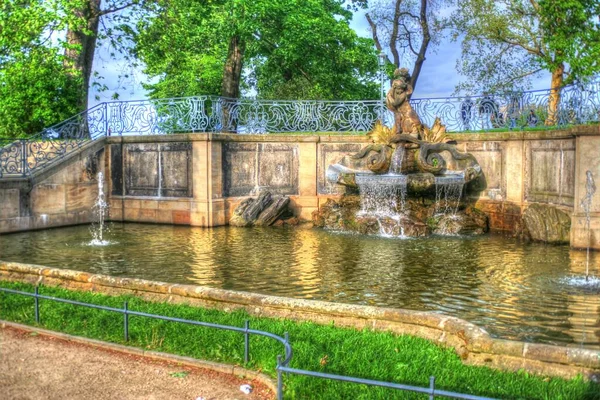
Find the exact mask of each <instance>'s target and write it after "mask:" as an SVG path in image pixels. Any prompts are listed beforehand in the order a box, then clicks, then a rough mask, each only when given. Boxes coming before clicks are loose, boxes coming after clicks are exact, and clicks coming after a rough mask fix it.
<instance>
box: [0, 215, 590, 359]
mask: <svg viewBox="0 0 600 400" xmlns="http://www.w3.org/2000/svg"><path fill="white" fill-rule="evenodd" d="M105 239H108V241H109V243H108V244H106V245H105V246H93V245H90V240H91V235H90V228H89V227H88V226H75V227H67V228H59V229H50V230H44V231H35V232H26V233H16V234H10V235H0V260H3V261H15V262H23V263H31V264H40V265H46V266H51V267H57V268H67V269H73V270H80V271H88V272H92V273H99V274H107V275H112V276H123V277H135V278H143V279H149V280H155V281H163V282H171V283H183V284H195V285H203V286H210V287H215V288H222V289H230V290H237V291H245V292H255V293H262V294H269V295H276V296H287V297H294V298H302V299H317V300H325V301H333V302H340V303H353V304H364V305H371V306H379V307H397V308H406V309H412V310H422V311H432V312H436V313H441V314H445V315H451V316H455V317H458V318H462V319H465V320H467V321H470V322H472V323H474V324H476V325H479V326H481V327H483V328H485V329H486V330H487V331H488V332H490V334H492V336H495V337H500V338H505V339H516V340H523V341H530V342H538V343H549V344H561V345H565V344H568V345H571V346H582V347H587V348H596V349H597V348H600V284H599V283H598V282H600V280H598V279H597V278H596V277H598V276H600V267H599V266H598V264H599V263H600V255H598V254H596V253H591V257H590V261H589V265H590V275H591V276H592V278H591V283H588V284H587V285H583V286H580V285H577V284H575V283H576V282H579V283H581V282H582V277H583V275H584V272H585V265H586V252H585V251H577V250H572V249H570V248H569V247H568V246H549V245H543V244H535V243H523V242H519V241H516V240H514V239H511V238H505V237H502V236H496V235H484V236H478V237H435V236H434V237H428V238H419V239H399V238H383V237H375V236H360V235H351V234H343V233H335V232H330V231H324V230H318V229H302V228H299V229H293V228H289V229H288V228H234V227H220V228H211V229H203V228H194V227H183V226H167V225H144V224H121V223H112V224H110V229H109V232H107V233H106V234H105Z"/></svg>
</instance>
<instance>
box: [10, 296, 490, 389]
mask: <svg viewBox="0 0 600 400" xmlns="http://www.w3.org/2000/svg"><path fill="white" fill-rule="evenodd" d="M0 292H5V293H10V294H17V295H22V296H28V297H33V298H34V307H35V322H36V323H37V324H39V323H40V308H39V300H40V299H42V300H50V301H56V302H59V303H66V304H72V305H76V306H82V307H88V308H93V309H98V310H103V311H112V312H117V313H120V314H123V315H124V322H123V330H124V339H125V341H129V316H130V315H135V316H139V317H146V318H153V319H158V320H163V321H171V322H178V323H183V324H189V325H196V326H203V327H207V328H214V329H222V330H228V331H234V332H239V333H243V334H244V363H248V360H249V349H250V347H249V346H250V344H249V335H251V334H253V335H259V336H264V337H268V338H271V339H274V340H276V341H278V342H280V343H281V344H283V347H284V349H285V355H286V357H285V359H283V360H282V359H281V355H278V356H277V367H276V371H277V399H278V400H281V399H283V376H282V374H283V373H286V374H295V375H304V376H311V377H316V378H322V379H331V380H338V381H344V382H351V383H358V384H363V385H368V386H379V387H385V388H389V389H396V390H403V391H410V392H415V393H423V394H428V395H429V398H430V399H431V400H433V399H434V398H435V397H436V396H438V397H451V398H456V399H465V400H494V399H492V398H489V397H480V396H474V395H468V394H463V393H456V392H450V391H446V390H437V389H436V388H435V377H433V376H432V377H430V379H429V383H430V384H429V387H428V388H424V387H420V386H412V385H404V384H398V383H392V382H384V381H377V380H372V379H364V378H356V377H351V376H345V375H336V374H329V373H323V372H316V371H308V370H303V369H297V368H290V367H289V363H290V361H291V360H292V355H293V351H292V346H291V344H290V340H289V336H288V333H287V332H285V333H284V337H281V336H278V335H275V334H273V333H270V332H265V331H260V330H256V329H250V328H249V321H248V320H246V321H245V323H244V327H243V328H240V327H236V326H231V325H221V324H215V323H211V322H203V321H193V320H188V319H183V318H176V317H167V316H164V315H158V314H150V313H145V312H141V311H133V310H130V309H129V306H128V302H124V304H123V308H116V307H108V306H101V305H98V304H92V303H85V302H81V301H76V300H69V299H63V298H60V297H53V296H46V295H41V294H40V293H39V287H38V286H35V288H34V292H33V293H31V292H24V291H21V290H14V289H8V288H2V287H0Z"/></svg>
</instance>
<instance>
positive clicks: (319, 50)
mask: <svg viewBox="0 0 600 400" xmlns="http://www.w3.org/2000/svg"><path fill="white" fill-rule="evenodd" d="M351 17H352V14H351V12H350V11H348V10H346V9H345V8H344V7H343V3H342V2H340V1H338V0H213V1H206V2H196V1H194V2H190V1H186V0H170V1H167V0H161V1H159V2H158V6H157V8H156V9H155V17H154V18H148V19H145V20H143V21H141V22H140V24H139V26H138V31H139V32H140V34H139V35H138V36H137V37H136V54H137V55H138V57H139V58H140V59H141V60H142V61H143V62H144V63H145V64H146V70H145V72H146V73H147V74H148V75H150V76H151V77H155V78H156V79H158V81H157V82H156V83H152V84H148V85H146V87H147V88H148V89H150V92H151V97H154V98H159V97H177V96H189V95H199V94H215V95H216V94H220V92H221V84H222V80H223V75H224V74H223V68H224V64H225V60H226V58H227V51H228V44H229V42H230V39H231V38H232V37H234V36H235V37H238V38H239V39H240V41H241V42H243V44H244V47H243V49H244V52H243V61H244V69H243V76H242V83H241V85H242V89H245V90H246V91H247V92H248V91H251V92H254V91H255V92H256V94H257V95H258V96H259V97H262V98H281V99H286V98H287V99H289V98H294V99H296V98H305V99H318V98H320V99H334V98H335V99H364V98H377V95H378V92H377V86H378V85H377V83H376V73H377V56H376V52H375V50H374V48H373V46H372V41H371V40H369V39H363V38H359V37H358V36H357V35H356V33H355V32H354V31H353V30H352V29H350V27H349V26H348V23H349V20H350V18H351Z"/></svg>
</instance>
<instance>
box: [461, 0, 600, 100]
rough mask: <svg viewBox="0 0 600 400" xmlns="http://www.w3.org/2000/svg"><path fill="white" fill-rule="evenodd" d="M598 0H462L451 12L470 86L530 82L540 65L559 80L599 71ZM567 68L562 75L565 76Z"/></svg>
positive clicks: (521, 85)
mask: <svg viewBox="0 0 600 400" xmlns="http://www.w3.org/2000/svg"><path fill="white" fill-rule="evenodd" d="M599 12H600V3H599V2H597V0H563V1H560V2H557V1H553V0H540V1H539V2H538V1H535V0H531V1H525V0H497V1H496V0H463V1H460V2H457V10H456V12H455V13H454V14H453V18H452V19H453V29H454V32H453V35H454V38H455V39H462V48H463V49H462V50H463V54H462V58H461V60H459V64H458V66H457V67H458V70H459V72H461V73H462V74H463V75H465V76H466V77H467V81H466V82H463V83H462V84H461V85H460V86H459V88H458V89H459V90H460V89H464V90H467V91H480V90H488V91H496V90H507V89H515V88H526V87H527V86H528V82H529V78H530V77H531V76H534V75H536V74H538V73H539V72H541V71H544V70H546V71H549V72H552V73H554V74H555V75H556V78H557V80H555V81H553V84H554V83H555V82H559V85H563V84H568V83H570V82H573V81H575V80H584V79H587V78H589V77H591V76H592V75H594V74H595V73H597V72H598V71H599V64H598V59H599V58H600V24H599V22H600V21H599V20H598V15H599ZM563 71H564V80H563Z"/></svg>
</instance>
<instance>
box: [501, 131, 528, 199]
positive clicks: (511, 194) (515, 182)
mask: <svg viewBox="0 0 600 400" xmlns="http://www.w3.org/2000/svg"><path fill="white" fill-rule="evenodd" d="M505 145H506V150H505V151H506V152H505V154H506V164H505V165H506V173H505V174H504V177H503V178H505V179H506V200H507V201H510V202H512V203H514V204H517V205H519V206H521V205H522V204H523V200H524V199H523V192H524V182H525V175H524V162H523V158H524V154H525V148H524V142H523V141H522V140H509V141H506V142H505Z"/></svg>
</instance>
